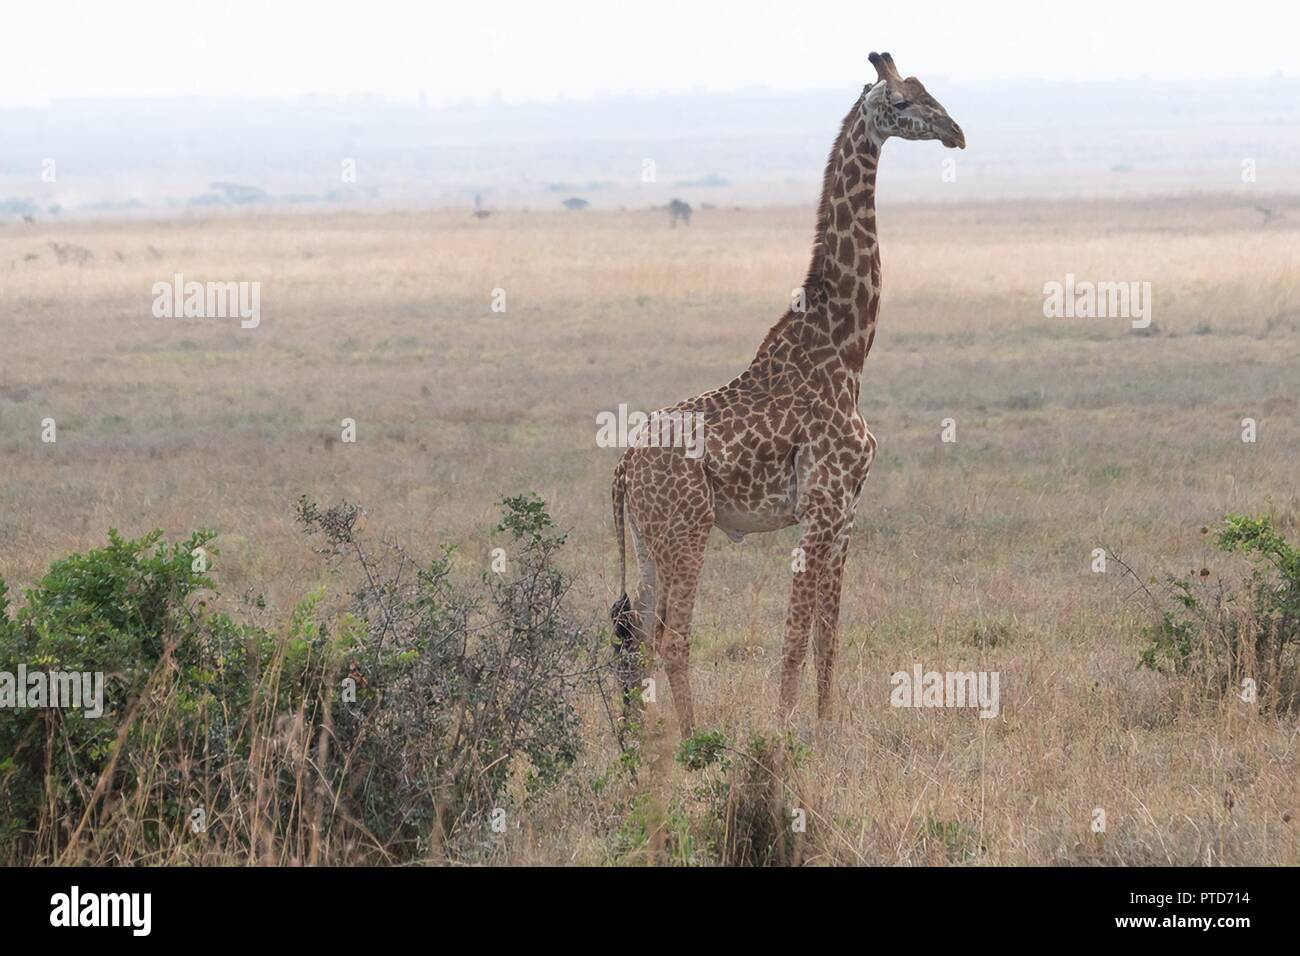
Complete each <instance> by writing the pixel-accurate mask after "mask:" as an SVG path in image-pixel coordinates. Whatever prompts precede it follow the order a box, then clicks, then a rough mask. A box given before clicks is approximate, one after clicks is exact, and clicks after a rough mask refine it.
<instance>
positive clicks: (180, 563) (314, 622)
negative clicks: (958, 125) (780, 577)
mask: <svg viewBox="0 0 1300 956" xmlns="http://www.w3.org/2000/svg"><path fill="white" fill-rule="evenodd" d="M502 506H503V517H502V522H501V525H500V526H499V528H498V530H500V531H504V532H507V533H508V534H509V536H510V544H511V554H510V557H509V561H508V567H507V570H506V573H503V574H495V573H493V572H491V571H486V572H484V573H483V574H482V575H480V576H478V577H477V578H470V579H465V578H461V577H457V576H456V575H454V574H453V573H452V565H451V552H450V551H444V552H443V553H442V554H440V555H439V556H438V557H436V558H435V559H433V560H432V561H426V562H420V561H417V560H415V559H414V558H412V557H411V556H410V555H409V554H408V553H407V552H406V551H405V550H403V549H401V548H400V547H397V546H394V545H391V544H386V543H382V542H381V543H380V544H379V545H378V546H376V547H374V548H372V547H371V546H370V545H369V544H368V543H367V542H365V541H364V540H363V537H362V535H360V534H359V533H358V531H357V524H358V519H359V517H360V514H361V512H360V510H359V509H357V508H356V507H355V506H351V505H346V504H344V505H340V506H337V507H334V508H328V509H320V508H318V507H316V506H315V505H313V504H311V503H309V502H307V501H305V500H304V501H301V502H300V503H299V511H298V515H299V518H300V520H301V522H302V524H303V526H304V529H305V530H306V531H307V532H308V533H309V534H312V535H318V536H320V537H321V538H323V540H324V542H325V545H324V547H323V548H322V549H321V550H322V551H323V552H324V553H325V554H326V555H328V556H329V558H330V560H331V563H332V564H334V566H335V568H336V570H338V571H340V572H341V573H343V574H347V575H349V576H350V577H352V578H354V579H355V580H356V581H357V582H358V583H357V584H356V586H355V588H354V590H352V592H351V593H350V594H348V595H343V596H339V599H338V602H337V603H341V606H340V607H337V608H335V607H333V606H332V605H333V604H334V603H336V602H334V601H333V600H332V599H331V601H330V606H331V609H330V611H329V612H328V613H327V612H326V602H327V593H326V591H325V590H324V589H319V590H317V591H315V592H313V593H312V594H310V595H309V596H308V597H307V598H306V599H304V600H303V601H302V602H301V603H300V604H299V605H298V606H297V607H296V608H295V609H294V610H293V612H292V614H291V615H290V616H289V619H288V620H287V621H286V622H284V623H283V624H282V625H281V626H279V627H275V628H272V627H268V626H266V625H264V624H262V623H258V621H257V619H258V617H260V616H263V615H262V614H261V608H262V607H263V602H261V601H260V600H257V601H254V602H251V604H250V606H249V607H248V608H247V614H242V613H241V617H246V618H247V619H246V620H239V621H237V620H235V619H233V618H232V617H231V616H228V614H225V613H217V612H215V611H213V610H212V609H211V605H213V604H215V603H216V602H217V600H218V599H219V595H218V594H216V593H215V591H213V588H214V581H213V579H212V577H211V575H210V573H209V571H208V569H207V562H208V560H209V557H210V556H212V555H215V554H217V551H216V549H215V548H214V547H212V546H211V542H212V540H213V537H214V536H213V533H212V532H210V531H200V532H197V533H195V534H194V535H192V536H190V537H189V538H188V539H186V540H183V541H180V542H175V543H171V544H168V543H166V542H164V541H163V540H162V534H161V532H156V531H155V532H153V533H151V534H148V535H146V536H144V537H142V538H140V539H137V540H128V539H124V538H122V537H121V536H119V535H118V534H117V533H116V532H110V535H109V541H108V546H107V547H105V548H102V549H96V550H92V551H88V552H86V553H85V554H78V555H73V556H70V557H68V558H66V559H64V560H62V561H59V562H57V563H55V564H54V565H53V566H52V567H51V569H50V572H49V574H47V575H46V576H45V577H44V578H43V579H42V580H41V582H40V583H39V584H38V585H37V586H35V587H34V588H32V589H30V590H29V591H28V592H27V593H26V595H25V598H26V600H25V602H24V605H23V607H22V608H21V609H20V610H18V611H17V613H16V614H15V613H11V611H12V609H11V607H10V603H9V600H8V592H7V589H6V587H5V585H4V582H2V581H0V670H4V671H8V672H11V673H13V672H16V670H17V667H18V665H19V664H25V665H26V666H27V668H29V669H32V670H34V669H42V670H60V671H77V672H83V671H89V672H101V673H103V674H104V675H105V685H104V686H105V691H104V712H103V714H102V716H100V717H98V718H94V717H87V716H86V715H85V714H84V713H82V712H81V711H76V710H67V709H54V708H48V709H47V708H40V709H14V708H0V864H15V863H24V864H25V863H39V862H70V863H77V862H92V863H154V862H197V863H203V862H216V863H230V862H240V861H251V862H259V863H261V862H330V863H355V862H380V861H383V862H400V861H406V860H424V859H446V858H448V857H457V858H461V857H468V856H474V855H479V856H481V855H484V854H491V853H492V852H494V848H497V847H500V846H501V841H502V838H501V836H500V834H497V833H495V832H494V831H493V830H492V829H491V826H490V822H491V816H492V812H493V810H494V809H496V808H498V807H506V806H508V805H509V802H510V799H511V796H512V795H519V794H522V799H529V798H530V796H532V795H536V794H538V793H541V792H544V791H546V790H547V789H548V788H550V787H552V786H553V784H554V783H555V781H556V780H557V779H558V778H559V777H560V776H561V774H562V773H563V772H564V771H565V769H566V768H568V767H569V766H570V765H571V764H572V762H573V761H574V759H575V758H576V756H577V754H578V752H579V749H580V735H579V732H580V723H579V719H578V713H577V710H576V706H575V705H576V702H577V701H578V699H579V698H580V696H581V695H582V694H584V693H587V692H589V691H590V690H591V689H592V687H593V685H595V686H599V687H600V689H602V690H603V689H604V684H603V682H604V680H605V677H606V676H607V674H608V672H609V660H608V653H607V647H606V645H605V644H604V639H605V635H603V634H602V633H600V632H599V631H597V630H595V629H592V628H589V627H587V626H586V625H585V624H584V623H582V622H580V621H578V620H577V619H576V618H574V617H573V616H572V615H571V614H570V612H569V611H568V608H567V604H566V599H567V597H568V592H569V587H570V581H569V579H568V577H567V576H566V575H565V574H564V572H563V571H562V570H561V569H560V568H559V566H558V563H557V557H558V555H559V552H560V548H561V546H562V544H563V541H564V538H563V535H560V534H557V533H556V532H555V530H554V526H553V523H552V521H551V519H550V517H549V515H547V513H546V511H545V506H544V503H543V502H542V501H541V500H540V499H538V498H536V497H533V496H523V497H518V498H512V499H507V500H505V501H503V502H502ZM512 781H518V782H519V787H518V788H514V787H512V786H511V784H512ZM196 814H198V815H200V816H201V817H202V820H203V823H204V825H203V826H197V825H195V819H196Z"/></svg>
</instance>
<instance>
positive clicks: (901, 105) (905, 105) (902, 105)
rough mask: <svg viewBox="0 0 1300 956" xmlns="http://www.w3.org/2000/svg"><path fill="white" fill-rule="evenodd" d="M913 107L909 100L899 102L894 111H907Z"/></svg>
mask: <svg viewBox="0 0 1300 956" xmlns="http://www.w3.org/2000/svg"><path fill="white" fill-rule="evenodd" d="M911 105H912V104H911V103H909V102H907V100H899V101H898V102H897V103H895V104H894V109H896V110H905V109H907V108H908V107H909V106H911Z"/></svg>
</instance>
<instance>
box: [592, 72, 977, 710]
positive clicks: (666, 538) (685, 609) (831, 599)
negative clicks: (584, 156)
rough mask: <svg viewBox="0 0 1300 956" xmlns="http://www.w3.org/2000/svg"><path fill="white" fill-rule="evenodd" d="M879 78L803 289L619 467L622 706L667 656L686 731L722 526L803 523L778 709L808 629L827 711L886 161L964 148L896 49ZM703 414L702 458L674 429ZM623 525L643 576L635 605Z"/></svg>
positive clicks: (861, 108)
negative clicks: (693, 656)
mask: <svg viewBox="0 0 1300 956" xmlns="http://www.w3.org/2000/svg"><path fill="white" fill-rule="evenodd" d="M870 60H871V63H872V65H873V66H875V68H876V72H877V74H878V79H877V81H876V82H875V83H872V84H868V85H867V86H866V87H865V88H864V89H863V91H862V95H861V96H860V97H858V100H857V102H855V103H854V104H853V109H852V110H850V111H849V114H848V116H847V117H845V119H844V123H843V125H842V126H841V128H840V133H839V135H838V136H837V137H836V139H835V145H834V146H833V147H832V149H831V154H830V158H829V160H828V161H827V164H826V175H825V179H824V181H823V185H822V196H821V202H820V204H819V206H818V209H817V232H816V238H815V240H814V243H813V251H812V262H811V264H810V266H809V268H808V275H807V277H806V279H805V280H804V284H803V294H802V296H799V297H796V298H797V300H801V301H796V304H795V306H794V307H792V308H791V309H790V311H788V312H786V314H785V315H784V316H782V317H781V319H780V321H778V322H777V323H776V325H774V326H773V327H772V328H771V330H770V331H769V332H768V333H767V337H766V338H765V339H764V340H763V344H762V345H761V346H760V347H759V350H758V354H757V355H756V356H754V360H753V361H752V362H751V363H750V365H749V367H748V368H747V369H745V370H744V371H743V372H742V373H741V374H740V375H739V376H738V377H736V378H735V379H733V380H732V381H731V382H728V383H727V384H726V385H723V386H722V387H721V388H715V389H713V390H712V391H709V392H705V393H704V394H702V395H697V396H696V397H695V398H690V399H687V400H686V401H684V402H679V403H678V404H676V405H673V406H671V407H670V408H666V409H662V410H660V411H659V412H656V413H654V414H653V415H651V416H650V421H649V422H648V423H647V424H646V425H645V426H644V427H643V428H642V429H641V431H640V432H639V433H638V434H637V435H634V436H632V438H631V441H630V445H631V447H629V448H628V449H627V451H626V452H625V453H624V454H623V457H622V459H621V460H620V461H619V463H618V466H617V467H616V468H615V470H614V484H613V506H614V529H615V534H616V536H617V538H618V543H619V566H620V579H621V582H622V593H621V595H620V597H619V600H618V602H617V603H615V605H614V607H613V608H612V609H611V612H610V613H611V616H612V617H613V619H614V630H615V640H616V646H617V647H618V648H619V649H620V651H621V652H622V653H623V660H624V664H625V667H624V672H623V680H624V691H625V700H626V701H629V702H631V701H634V700H635V690H636V678H637V676H638V674H639V670H638V666H637V664H636V663H629V662H640V661H643V660H646V659H648V657H649V654H655V655H658V656H659V657H660V658H661V659H662V660H663V663H664V668H665V670H666V671H667V672H668V680H669V684H670V689H671V693H672V698H673V705H674V708H675V709H676V711H677V718H678V724H679V730H680V732H681V733H682V734H683V736H685V735H688V734H690V733H691V730H692V726H693V723H694V708H693V704H692V700H691V687H690V675H689V671H688V657H689V636H690V627H691V615H692V612H693V610H694V606H695V592H696V588H697V586H698V583H699V577H700V569H701V566H702V565H703V562H704V550H705V543H706V541H707V540H708V536H709V531H710V529H711V528H713V527H714V526H715V525H716V526H717V527H719V528H721V529H722V530H723V531H724V532H726V533H727V534H728V535H729V536H730V537H731V538H732V539H733V540H737V541H738V540H740V539H741V538H742V537H743V536H745V535H747V534H752V533H755V532H759V531H775V530H777V529H778V528H784V527H788V526H789V525H792V524H798V525H799V526H800V529H801V537H800V543H799V547H800V550H799V552H797V560H796V561H794V562H792V567H793V569H794V574H793V577H794V582H793V586H792V589H791V593H790V607H789V612H788V614H787V616H786V624H785V648H784V655H783V660H782V670H781V683H780V692H779V698H778V700H779V713H780V716H781V717H782V718H785V717H788V716H789V715H790V713H791V712H792V711H793V709H794V705H795V699H796V695H797V691H798V684H799V674H800V670H801V668H802V666H803V660H804V657H805V654H806V651H807V647H808V638H809V635H810V633H812V634H814V636H815V640H814V649H815V653H816V660H817V714H818V717H820V718H829V717H830V716H831V711H832V707H833V693H832V692H833V676H834V667H835V649H836V643H837V633H836V632H837V627H838V620H839V605H840V587H841V582H842V578H843V571H844V559H845V555H846V553H847V551H848V541H849V531H850V529H851V527H852V524H853V517H854V513H855V511H856V509H857V504H858V501H859V499H860V498H861V495H862V487H863V481H864V480H865V478H866V476H867V472H868V471H869V470H870V468H871V462H872V459H873V458H874V457H875V452H876V439H875V437H874V436H873V435H872V434H871V431H870V430H869V429H868V428H867V423H866V420H865V419H864V418H863V417H862V413H861V412H860V411H859V410H858V392H859V387H860V384H861V380H862V367H863V363H864V362H865V360H866V357H867V353H868V352H869V351H870V350H871V343H872V339H873V338H874V336H875V330H876V310H877V306H878V304H879V301H880V250H879V246H878V244H877V242H876V205H875V197H876V166H877V163H878V161H879V159H880V150H881V147H882V145H883V144H884V142H885V140H887V139H889V138H890V137H893V136H897V137H900V138H902V139H937V140H939V141H940V142H942V143H943V144H944V145H945V146H948V147H960V148H965V145H966V140H965V136H964V134H963V133H962V131H961V128H960V127H959V126H958V125H957V124H956V123H954V122H953V121H952V119H951V117H949V116H948V114H947V112H946V111H945V110H944V108H943V107H942V106H940V105H939V103H938V102H937V101H936V100H935V99H934V98H933V97H932V96H930V95H929V93H927V92H926V90H925V87H923V86H922V85H921V83H920V82H919V81H918V80H917V79H916V78H914V77H908V78H906V79H904V78H903V77H901V76H900V75H899V74H898V71H897V70H896V69H895V68H894V62H893V59H892V58H891V57H890V55H889V54H888V53H882V54H875V53H872V54H871V57H870ZM698 421H702V422H703V437H704V440H703V454H699V453H698V448H697V449H695V451H696V453H695V454H691V453H690V452H691V450H692V449H691V444H692V443H691V441H689V440H687V439H688V437H692V436H685V435H681V434H678V433H677V432H676V431H675V430H680V429H683V428H685V427H687V424H686V423H688V422H698ZM625 520H626V528H627V529H628V530H630V531H631V535H632V546H633V550H634V551H635V552H636V558H637V565H638V568H639V571H640V580H639V583H638V586H637V588H636V592H635V594H634V595H633V596H632V597H631V599H630V600H629V598H628V594H627V577H626V575H627V571H626V563H627V562H626V536H625V533H624V532H625Z"/></svg>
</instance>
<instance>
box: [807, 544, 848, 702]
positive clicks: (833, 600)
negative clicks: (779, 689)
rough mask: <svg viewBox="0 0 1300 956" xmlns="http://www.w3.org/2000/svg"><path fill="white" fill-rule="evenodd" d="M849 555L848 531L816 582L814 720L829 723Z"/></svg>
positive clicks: (833, 551) (833, 549) (833, 548)
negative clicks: (815, 686)
mask: <svg viewBox="0 0 1300 956" xmlns="http://www.w3.org/2000/svg"><path fill="white" fill-rule="evenodd" d="M848 552H849V528H848V527H846V528H845V529H844V530H843V531H841V532H840V533H839V535H838V536H837V537H836V539H835V544H834V546H833V547H832V548H831V556H830V561H829V563H828V565H827V567H826V571H825V573H824V574H823V575H822V577H821V579H820V580H819V581H818V595H817V621H816V633H815V635H814V638H813V654H814V656H815V657H816V659H817V719H818V720H830V719H831V717H832V716H834V712H835V696H834V695H835V651H836V649H837V648H838V647H839V625H840V592H841V590H842V589H843V586H844V559H845V557H846V556H847V555H848Z"/></svg>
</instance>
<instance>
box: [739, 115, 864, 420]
mask: <svg viewBox="0 0 1300 956" xmlns="http://www.w3.org/2000/svg"><path fill="white" fill-rule="evenodd" d="M864 95H865V94H864ZM880 146H881V144H880V141H879V140H877V139H876V138H874V137H873V136H872V134H871V132H870V129H869V125H868V123H867V119H866V117H865V116H864V115H863V110H862V100H859V101H858V102H857V103H855V104H854V105H853V109H852V111H851V112H850V113H849V115H848V116H847V117H845V119H844V124H843V126H842V127H841V129H840V135H839V137H838V138H837V139H836V141H835V146H834V147H833V148H832V149H831V155H830V158H829V160H828V161H827V164H826V175H825V179H824V181H823V184H822V196H821V202H820V204H819V205H818V207H817V236H816V239H815V241H814V243H813V251H812V261H811V262H810V263H809V266H808V276H807V278H806V279H805V280H804V284H803V300H804V301H803V302H802V303H801V302H798V301H796V302H795V303H794V305H793V307H792V308H791V309H790V311H789V312H787V313H786V314H785V316H784V317H783V318H782V319H781V320H780V321H779V322H778V323H777V324H776V325H775V326H773V328H772V330H771V331H770V332H768V334H767V338H766V339H765V340H764V341H763V345H762V347H761V348H760V349H759V353H758V356H757V357H756V358H755V360H754V362H755V364H758V363H761V362H771V361H773V360H776V361H782V362H790V361H793V362H795V363H800V364H807V365H809V366H816V365H823V364H825V365H829V366H833V368H830V369H828V370H829V371H831V372H832V373H839V375H847V376H848V378H849V379H851V383H852V388H853V393H854V396H855V398H856V395H857V390H858V383H859V381H860V379H861V376H862V365H863V363H864V362H865V361H866V357H867V352H868V351H869V350H870V349H871V341H872V339H873V338H874V336H875V331H876V309H877V306H878V304H879V299H880V250H879V246H878V245H877V243H876V167H877V164H878V162H879V160H880ZM801 305H802V306H803V309H802V310H801V309H800V306H801ZM837 377H838V376H837Z"/></svg>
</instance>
